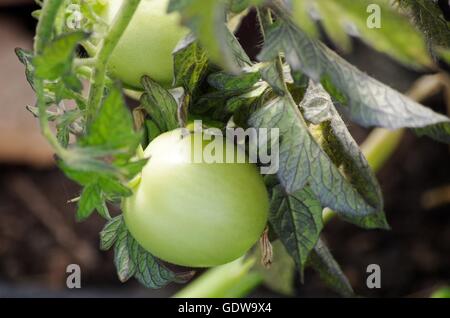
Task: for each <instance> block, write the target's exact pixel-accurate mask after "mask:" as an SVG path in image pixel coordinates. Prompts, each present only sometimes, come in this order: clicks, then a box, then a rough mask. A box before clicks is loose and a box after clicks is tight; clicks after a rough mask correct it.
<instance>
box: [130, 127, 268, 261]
mask: <svg viewBox="0 0 450 318" xmlns="http://www.w3.org/2000/svg"><path fill="white" fill-rule="evenodd" d="M200 136H201V134H200V133H192V134H187V135H186V134H183V132H182V130H181V129H177V130H174V131H171V132H168V133H164V134H162V135H160V136H159V137H157V138H156V139H155V140H153V141H152V142H151V144H150V145H149V146H148V147H147V149H146V150H145V155H146V157H148V158H150V159H149V161H148V163H147V164H146V166H145V167H144V169H143V171H142V175H141V180H140V182H139V184H138V185H136V186H135V187H134V189H133V195H132V196H131V197H129V198H126V199H125V200H124V201H123V205H122V207H123V215H124V219H125V223H126V225H127V227H128V229H129V231H130V233H131V234H132V236H133V237H134V238H135V239H136V240H137V241H138V242H139V244H141V246H143V247H144V248H145V249H146V250H148V251H149V252H150V253H152V254H153V255H155V256H156V257H158V258H160V259H162V260H165V261H167V262H170V263H172V264H177V265H183V266H188V267H211V266H216V265H220V264H224V263H228V262H230V261H232V260H235V259H237V258H239V257H240V256H242V255H243V254H244V253H245V252H246V251H247V250H248V249H249V248H250V247H251V246H252V245H253V244H254V243H255V242H256V241H257V240H258V238H259V237H260V235H261V233H262V232H263V230H264V227H265V226H266V222H267V216H268V210H269V200H268V194H267V190H266V187H265V185H264V181H263V178H262V177H261V175H260V174H259V172H258V169H257V167H256V166H255V165H253V164H250V163H236V162H234V163H206V162H205V161H201V162H199V161H198V159H197V161H194V160H193V159H194V157H193V156H194V155H196V156H198V155H199V154H201V153H202V151H203V150H204V149H205V147H207V145H208V144H209V145H211V144H212V143H213V142H216V141H218V140H219V139H216V140H214V141H204V142H203V143H201V142H200V143H198V142H196V141H194V139H195V138H200ZM220 139H222V137H220ZM223 143H224V146H223V148H219V147H217V149H223V152H221V154H220V156H223V154H224V153H225V151H229V150H230V147H233V149H234V151H238V154H240V155H244V156H245V154H243V151H242V150H240V149H237V148H236V147H235V146H234V145H232V143H231V144H230V143H225V142H223ZM197 158H201V157H197ZM198 162H199V163H198Z"/></svg>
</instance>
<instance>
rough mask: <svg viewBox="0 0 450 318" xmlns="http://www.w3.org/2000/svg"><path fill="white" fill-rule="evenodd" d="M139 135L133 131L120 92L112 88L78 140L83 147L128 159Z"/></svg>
mask: <svg viewBox="0 0 450 318" xmlns="http://www.w3.org/2000/svg"><path fill="white" fill-rule="evenodd" d="M140 140H141V135H140V134H139V133H136V132H135V131H134V124H133V118H132V115H131V113H130V111H129V110H128V108H127V107H126V104H125V101H124V99H123V97H122V94H121V92H120V90H118V89H117V88H116V87H113V88H112V89H111V90H110V91H109V94H108V95H107V96H106V98H105V100H104V102H103V105H102V107H101V109H100V111H99V113H98V115H97V117H96V118H95V120H94V121H93V123H92V124H91V126H90V127H88V133H87V135H85V136H83V137H82V138H81V139H80V142H79V144H80V145H81V146H83V147H86V146H91V147H101V148H102V149H104V150H112V151H116V152H117V155H116V156H115V157H117V158H120V159H128V158H130V157H131V156H132V155H134V152H135V149H136V147H137V145H138V144H139V142H140Z"/></svg>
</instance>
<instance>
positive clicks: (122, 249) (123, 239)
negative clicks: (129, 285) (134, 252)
mask: <svg viewBox="0 0 450 318" xmlns="http://www.w3.org/2000/svg"><path fill="white" fill-rule="evenodd" d="M116 235H117V238H116V243H115V246H114V265H115V266H116V271H117V276H118V277H119V280H120V281H121V282H122V283H124V282H126V281H127V280H129V279H130V278H131V277H133V276H134V274H135V273H136V265H135V264H134V262H133V261H132V260H131V255H130V250H129V248H128V241H129V240H132V241H134V239H133V238H132V237H131V235H130V234H129V232H128V229H127V227H126V225H125V222H121V224H120V226H119V228H118V230H117V234H116Z"/></svg>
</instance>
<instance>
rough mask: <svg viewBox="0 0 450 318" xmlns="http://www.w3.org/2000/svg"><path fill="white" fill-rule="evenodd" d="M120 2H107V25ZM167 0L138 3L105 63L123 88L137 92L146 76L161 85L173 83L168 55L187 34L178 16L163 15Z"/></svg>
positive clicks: (121, 0) (118, 8)
mask: <svg viewBox="0 0 450 318" xmlns="http://www.w3.org/2000/svg"><path fill="white" fill-rule="evenodd" d="M122 3H123V0H109V1H108V4H107V6H106V9H105V13H104V17H105V19H106V21H107V22H108V23H109V24H111V23H112V21H113V19H114V17H115V16H116V14H117V12H118V11H119V10H120V7H121V5H122ZM168 3H169V0H142V1H141V3H140V5H139V7H138V8H137V10H136V12H135V14H134V16H133V18H132V19H131V21H130V24H129V25H128V27H127V29H126V30H125V33H124V34H123V35H122V37H121V38H120V40H119V43H118V44H117V46H116V47H115V49H114V51H113V53H112V55H111V58H110V60H109V63H108V66H109V72H110V73H111V75H112V76H113V77H116V78H118V79H120V80H121V81H122V82H123V83H124V84H125V85H126V86H128V87H131V88H136V89H141V84H140V79H141V77H142V76H143V75H148V76H150V77H151V78H152V79H153V80H155V81H157V82H159V83H160V84H161V85H164V86H170V84H171V82H172V80H173V59H172V51H173V50H174V49H175V46H176V45H177V43H178V41H180V40H181V39H182V38H183V37H184V36H185V35H187V34H188V32H189V30H188V29H187V28H185V27H182V26H181V25H180V16H179V14H178V13H171V14H167V13H166V10H167V5H168Z"/></svg>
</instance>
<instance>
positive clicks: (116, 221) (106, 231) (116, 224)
mask: <svg viewBox="0 0 450 318" xmlns="http://www.w3.org/2000/svg"><path fill="white" fill-rule="evenodd" d="M122 218H123V217H122V215H118V216H116V217H114V218H112V219H111V220H109V221H108V222H107V223H106V224H105V226H104V227H103V229H102V231H101V232H100V249H101V250H102V251H106V250H109V249H110V248H111V247H112V246H113V245H114V243H115V242H116V240H117V237H118V233H119V229H120V227H121V226H122V222H123V219H122Z"/></svg>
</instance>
